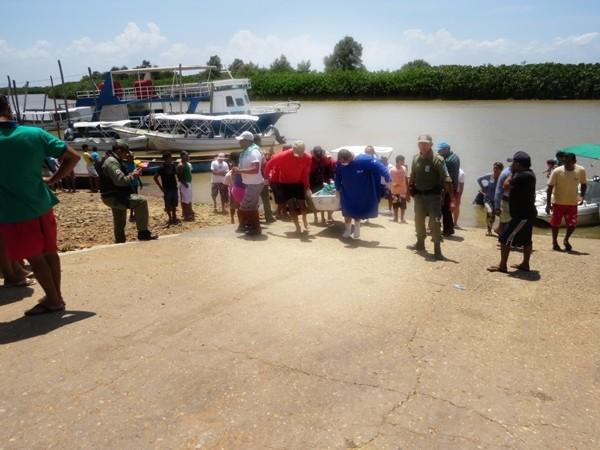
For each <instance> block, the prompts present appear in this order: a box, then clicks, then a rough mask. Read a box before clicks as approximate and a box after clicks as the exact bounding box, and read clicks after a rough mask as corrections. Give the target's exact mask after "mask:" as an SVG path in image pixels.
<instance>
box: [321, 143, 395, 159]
mask: <svg viewBox="0 0 600 450" xmlns="http://www.w3.org/2000/svg"><path fill="white" fill-rule="evenodd" d="M366 147H367V146H366V145H347V146H345V147H338V148H335V149H333V150H329V153H331V156H332V157H333V159H335V160H337V156H338V153H339V152H340V150H344V149H345V150H350V151H351V152H352V153H353V154H354V156H358V155H362V154H364V153H365V148H366ZM373 147H374V148H375V157H376V158H378V159H381V158H382V157H384V158H389V157H390V156H391V155H392V152H393V151H394V148H393V147H382V146H377V145H374V146H373Z"/></svg>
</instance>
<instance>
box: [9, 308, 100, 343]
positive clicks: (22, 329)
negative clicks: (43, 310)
mask: <svg viewBox="0 0 600 450" xmlns="http://www.w3.org/2000/svg"><path fill="white" fill-rule="evenodd" d="M95 315H96V314H95V313H93V312H89V311H62V312H60V313H53V314H45V315H42V316H34V317H26V316H23V317H19V318H18V319H15V320H13V321H12V322H0V345H5V344H10V343H13V342H18V341H23V340H25V339H30V338H32V337H36V336H41V335H44V334H47V333H49V332H51V331H54V330H57V329H58V328H61V327H64V326H65V325H70V324H72V323H75V322H79V321H80V320H84V319H89V318H90V317H93V316H95Z"/></svg>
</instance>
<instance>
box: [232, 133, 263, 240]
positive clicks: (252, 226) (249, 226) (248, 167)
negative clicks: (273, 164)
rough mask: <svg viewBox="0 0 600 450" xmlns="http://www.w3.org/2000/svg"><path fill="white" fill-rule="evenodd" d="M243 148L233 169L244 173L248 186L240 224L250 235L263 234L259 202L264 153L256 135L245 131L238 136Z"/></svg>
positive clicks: (243, 179)
mask: <svg viewBox="0 0 600 450" xmlns="http://www.w3.org/2000/svg"><path fill="white" fill-rule="evenodd" d="M236 139H237V140H238V141H239V143H240V147H241V148H242V149H243V151H242V153H241V154H240V164H239V166H238V167H234V168H233V169H232V173H233V174H234V175H235V174H238V173H239V174H240V175H242V181H243V183H244V185H245V187H246V190H245V193H244V198H243V199H242V202H241V203H240V219H241V221H242V223H241V224H240V225H241V226H242V227H243V228H244V229H245V232H246V235H248V236H256V235H259V234H261V227H260V217H259V215H258V202H259V200H260V193H261V192H262V189H263V185H264V178H263V176H262V173H261V167H260V166H261V164H262V159H263V157H262V153H261V152H260V149H259V148H258V146H257V145H256V144H255V143H254V135H253V134H252V133H251V132H249V131H244V132H243V133H242V134H240V135H239V136H238V137H237V138H236Z"/></svg>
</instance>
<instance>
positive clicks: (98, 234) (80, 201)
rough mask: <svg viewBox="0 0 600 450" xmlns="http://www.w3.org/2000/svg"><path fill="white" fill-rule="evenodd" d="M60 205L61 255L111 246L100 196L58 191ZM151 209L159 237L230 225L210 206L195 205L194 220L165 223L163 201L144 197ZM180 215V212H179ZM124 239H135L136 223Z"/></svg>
mask: <svg viewBox="0 0 600 450" xmlns="http://www.w3.org/2000/svg"><path fill="white" fill-rule="evenodd" d="M57 196H58V198H59V200H60V203H59V204H58V205H56V207H55V208H54V212H55V215H56V221H57V223H58V249H59V251H61V252H66V251H72V250H79V249H83V248H89V247H93V246H96V245H105V244H112V243H114V237H113V229H112V214H111V211H110V209H109V208H108V207H107V206H106V205H104V203H102V201H101V200H100V194H93V193H90V192H88V191H83V190H81V191H78V192H75V193H66V192H58V193H57ZM146 198H147V199H148V207H149V210H150V229H151V230H152V231H153V232H154V233H156V234H158V235H159V236H165V235H169V234H178V233H181V232H184V231H189V230H195V229H199V228H205V227H209V226H215V225H224V224H227V223H229V216H228V215H223V214H215V213H214V212H213V210H212V205H206V204H200V203H196V204H194V211H195V212H196V220H195V221H194V222H180V223H179V224H176V225H169V224H167V215H166V213H165V212H164V205H163V200H162V198H158V197H154V196H146ZM179 212H180V211H179ZM126 233H127V240H136V237H137V230H136V228H135V223H128V224H127V228H126Z"/></svg>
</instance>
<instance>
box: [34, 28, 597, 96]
mask: <svg viewBox="0 0 600 450" xmlns="http://www.w3.org/2000/svg"><path fill="white" fill-rule="evenodd" d="M362 52H363V48H362V45H361V44H360V43H359V42H357V41H356V40H354V39H353V38H352V37H350V36H346V37H344V38H343V39H341V40H340V41H339V42H338V43H337V44H336V45H335V47H334V48H333V51H332V53H331V54H330V55H328V56H326V57H325V58H324V61H323V62H324V70H323V71H316V70H313V69H312V68H311V62H310V61H300V62H299V63H298V64H297V65H296V67H293V66H292V64H291V63H290V62H289V60H288V59H287V57H286V56H285V55H280V56H279V57H277V58H276V59H275V60H274V61H273V62H272V63H271V64H270V65H269V66H268V67H260V66H259V65H257V64H255V63H253V62H251V61H247V62H245V61H243V60H242V59H239V58H236V59H234V60H233V61H232V62H231V63H230V64H229V65H228V66H224V65H223V63H222V61H221V58H220V57H219V56H218V55H213V56H211V57H210V58H209V60H208V61H207V63H206V64H207V65H208V66H212V67H214V69H211V70H206V71H204V72H203V73H200V74H196V75H190V76H184V82H186V83H191V82H198V81H206V80H214V79H219V78H223V77H226V76H227V75H226V74H225V73H223V72H222V70H223V69H227V70H228V71H229V72H230V73H231V74H232V75H233V76H234V77H244V78H250V80H251V84H252V89H251V91H250V96H251V98H254V99H447V100H469V99H472V100H500V99H598V98H600V64H558V63H543V64H526V63H522V64H514V65H498V66H495V65H491V64H488V65H482V66H467V65H441V66H433V65H430V64H429V63H427V62H426V61H424V60H422V59H417V60H414V61H411V62H408V63H406V64H405V65H403V66H402V67H401V68H400V69H398V70H393V71H377V72H370V71H367V70H366V69H365V66H364V64H363V61H362ZM137 67H142V68H143V67H156V66H153V65H152V64H151V63H150V61H148V60H144V61H142V64H141V65H139V66H137ZM117 69H121V70H122V69H127V67H126V66H123V67H116V66H115V67H113V68H111V71H113V70H117ZM102 76H103V74H102V73H100V72H94V73H92V77H91V79H90V77H89V76H88V75H86V76H84V77H82V79H81V80H80V81H78V82H71V83H65V84H64V85H61V86H56V87H55V88H54V90H53V91H52V90H50V89H48V88H42V89H45V92H48V93H49V94H50V95H51V96H52V95H56V96H58V97H63V96H67V97H70V98H74V97H75V94H76V92H77V91H80V90H90V89H93V86H94V84H93V83H92V82H95V83H97V82H98V81H100V79H101V78H102ZM172 77H173V74H172V73H171V72H158V73H154V74H153V78H154V79H155V81H156V83H157V84H167V83H170V82H171V81H172ZM115 78H116V79H117V80H118V81H119V82H120V84H121V85H122V86H124V87H126V86H132V85H133V82H134V81H135V80H136V79H137V78H136V77H135V76H129V75H117V76H115Z"/></svg>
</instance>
